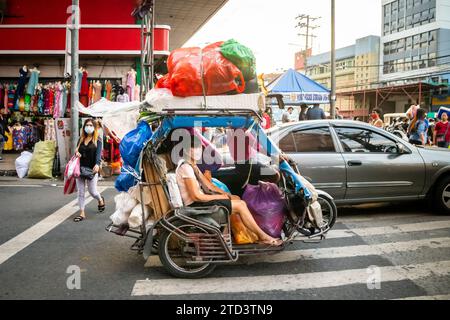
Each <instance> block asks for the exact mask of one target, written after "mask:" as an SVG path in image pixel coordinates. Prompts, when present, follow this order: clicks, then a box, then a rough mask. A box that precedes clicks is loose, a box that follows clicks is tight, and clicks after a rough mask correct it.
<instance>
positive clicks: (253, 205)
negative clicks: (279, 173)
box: [242, 181, 286, 238]
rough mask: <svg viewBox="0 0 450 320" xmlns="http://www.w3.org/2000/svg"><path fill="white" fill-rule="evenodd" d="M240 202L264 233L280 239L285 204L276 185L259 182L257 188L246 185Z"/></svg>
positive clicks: (284, 215)
mask: <svg viewBox="0 0 450 320" xmlns="http://www.w3.org/2000/svg"><path fill="white" fill-rule="evenodd" d="M242 200H244V201H245V202H246V203H247V206H248V209H249V210H250V212H251V213H252V215H253V217H254V218H255V221H256V223H257V224H258V225H259V227H260V228H261V229H262V230H263V231H264V232H265V233H267V234H268V235H270V236H271V237H274V238H280V237H281V231H282V229H283V224H284V219H285V217H286V203H285V201H284V198H283V194H282V193H281V191H280V189H279V188H278V186H277V185H276V184H273V183H269V182H262V181H260V182H259V185H257V186H252V185H248V186H247V188H246V189H245V192H244V195H243V196H242Z"/></svg>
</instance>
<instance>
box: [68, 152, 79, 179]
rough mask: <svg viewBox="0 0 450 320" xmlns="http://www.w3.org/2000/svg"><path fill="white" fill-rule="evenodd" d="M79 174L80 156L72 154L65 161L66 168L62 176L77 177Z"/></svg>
mask: <svg viewBox="0 0 450 320" xmlns="http://www.w3.org/2000/svg"><path fill="white" fill-rule="evenodd" d="M79 176H80V158H78V157H77V156H73V157H72V159H70V161H69V162H68V163H67V165H66V170H65V171H64V177H66V178H70V177H75V178H78V177H79Z"/></svg>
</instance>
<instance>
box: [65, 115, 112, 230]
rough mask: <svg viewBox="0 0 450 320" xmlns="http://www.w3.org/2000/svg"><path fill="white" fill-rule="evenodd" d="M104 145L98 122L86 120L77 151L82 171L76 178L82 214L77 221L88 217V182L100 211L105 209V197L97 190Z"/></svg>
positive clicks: (90, 192) (89, 189)
mask: <svg viewBox="0 0 450 320" xmlns="http://www.w3.org/2000/svg"><path fill="white" fill-rule="evenodd" d="M102 147H103V146H102V139H101V138H100V137H99V133H98V127H97V125H96V123H95V122H94V120H92V119H87V120H86V121H85V122H84V125H83V129H82V132H81V138H80V141H79V143H78V148H77V150H76V152H75V154H76V156H77V157H78V158H80V173H81V174H80V177H78V178H77V180H76V182H77V189H78V204H79V206H80V214H79V215H78V216H77V217H76V218H75V219H74V220H73V221H75V222H81V221H83V220H84V219H86V213H85V211H84V210H85V193H86V184H87V185H88V191H89V194H90V195H91V196H92V198H94V199H96V200H97V201H98V211H99V212H103V211H105V199H104V198H103V197H102V196H101V195H100V193H99V192H98V191H97V183H98V175H99V171H100V164H101V154H102Z"/></svg>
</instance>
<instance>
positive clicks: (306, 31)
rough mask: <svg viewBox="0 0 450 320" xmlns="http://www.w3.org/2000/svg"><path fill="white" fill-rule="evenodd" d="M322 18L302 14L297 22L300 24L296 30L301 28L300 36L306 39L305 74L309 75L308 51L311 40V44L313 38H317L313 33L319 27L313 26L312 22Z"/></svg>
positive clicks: (304, 53)
mask: <svg viewBox="0 0 450 320" xmlns="http://www.w3.org/2000/svg"><path fill="white" fill-rule="evenodd" d="M320 18H321V17H312V16H310V15H309V14H308V15H306V14H301V15H299V16H298V17H297V18H296V20H298V24H297V26H296V28H300V30H301V32H303V33H299V34H298V35H299V36H303V37H305V40H306V41H305V42H306V43H305V51H304V52H303V58H304V64H305V74H307V70H308V49H309V38H311V42H312V39H313V38H316V36H315V35H314V34H313V31H314V30H315V29H317V28H319V26H317V25H314V26H313V25H311V23H312V22H314V21H316V20H319V19H320Z"/></svg>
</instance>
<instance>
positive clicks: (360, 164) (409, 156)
mask: <svg viewBox="0 0 450 320" xmlns="http://www.w3.org/2000/svg"><path fill="white" fill-rule="evenodd" d="M334 131H335V132H336V134H337V137H338V139H339V141H340V142H341V145H342V150H343V153H342V154H343V157H344V160H345V164H346V166H347V193H346V200H354V199H360V200H361V199H374V200H376V199H378V200H380V199H381V198H389V199H400V198H401V197H417V196H418V195H419V194H421V193H422V190H423V187H424V183H425V165H424V162H423V159H422V157H421V156H420V155H419V154H418V151H417V150H416V149H415V148H414V149H412V148H411V150H410V149H409V148H408V147H407V146H406V145H404V144H403V143H401V142H400V140H399V139H398V140H396V138H394V137H392V136H390V135H388V134H387V133H386V134H383V133H382V132H381V130H380V131H376V130H372V129H371V128H366V127H350V126H334ZM399 144H401V145H402V146H403V148H399V147H398V146H399ZM402 149H403V151H402Z"/></svg>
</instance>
